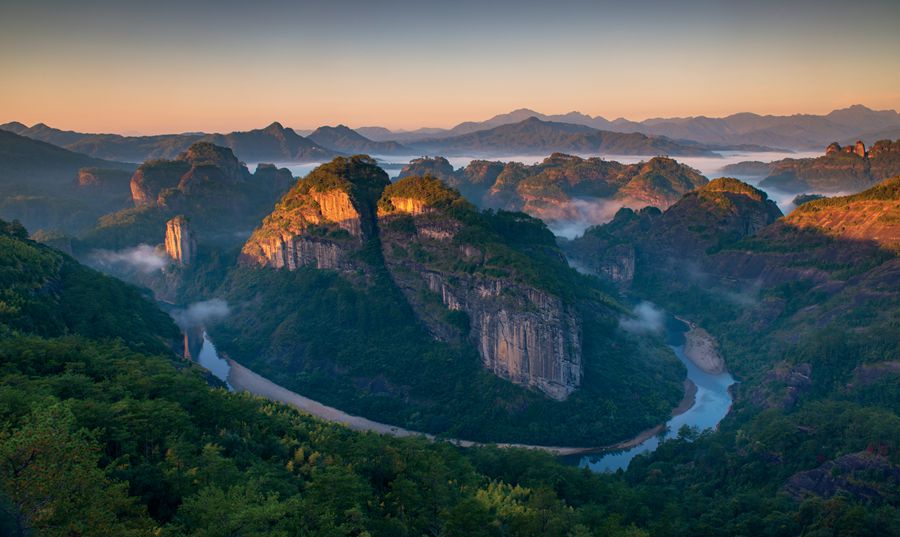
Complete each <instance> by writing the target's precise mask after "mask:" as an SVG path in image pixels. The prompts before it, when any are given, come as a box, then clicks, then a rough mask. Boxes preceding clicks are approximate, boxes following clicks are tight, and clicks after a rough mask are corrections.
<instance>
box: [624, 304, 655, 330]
mask: <svg viewBox="0 0 900 537" xmlns="http://www.w3.org/2000/svg"><path fill="white" fill-rule="evenodd" d="M665 319H666V316H665V312H663V310H661V309H660V308H658V307H656V305H655V304H653V303H652V302H647V301H646V300H644V301H643V302H641V303H640V304H638V305H637V306H635V307H634V309H633V310H631V316H622V317H621V318H619V326H620V327H621V328H622V329H623V330H625V331H626V332H631V333H632V334H658V333H661V332H662V331H663V329H664V328H665V326H666V324H665Z"/></svg>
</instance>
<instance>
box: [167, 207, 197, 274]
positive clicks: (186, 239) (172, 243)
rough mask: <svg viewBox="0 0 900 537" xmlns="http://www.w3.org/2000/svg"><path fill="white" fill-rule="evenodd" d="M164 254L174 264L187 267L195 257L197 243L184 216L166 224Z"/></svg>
mask: <svg viewBox="0 0 900 537" xmlns="http://www.w3.org/2000/svg"><path fill="white" fill-rule="evenodd" d="M165 245H166V253H167V254H168V255H169V257H171V258H172V260H173V261H175V263H177V264H178V265H180V266H187V265H190V264H191V263H193V262H194V259H195V258H196V257H197V241H196V239H195V238H194V234H193V232H192V231H191V228H190V226H189V225H188V221H187V219H186V218H185V217H184V216H181V215H179V216H176V217H175V218H173V219H171V220H169V221H168V222H166V242H165Z"/></svg>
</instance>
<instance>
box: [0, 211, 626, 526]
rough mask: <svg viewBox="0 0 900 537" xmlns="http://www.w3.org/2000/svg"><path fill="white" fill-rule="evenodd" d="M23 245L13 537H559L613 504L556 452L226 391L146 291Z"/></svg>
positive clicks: (6, 519)
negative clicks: (343, 418) (379, 423)
mask: <svg viewBox="0 0 900 537" xmlns="http://www.w3.org/2000/svg"><path fill="white" fill-rule="evenodd" d="M26 236H27V233H26V231H25V230H24V229H22V228H21V227H17V226H15V225H10V224H8V223H6V222H0V273H2V275H3V281H4V284H5V288H4V296H3V298H2V301H0V305H2V314H0V364H2V365H3V366H2V368H0V400H3V401H4V402H5V404H4V405H3V406H2V410H0V415H2V420H3V425H2V429H0V430H2V432H0V497H2V499H3V503H2V506H3V508H2V509H0V533H2V534H3V535H10V536H25V535H82V536H84V537H105V536H110V535H116V536H120V535H121V536H124V535H128V536H135V537H150V536H153V535H161V534H164V535H202V534H205V533H207V532H208V530H209V529H210V528H215V529H216V530H217V531H227V532H229V534H233V535H290V534H310V535H348V534H355V535H364V534H368V535H373V536H382V535H383V536H388V535H398V534H415V535H419V534H423V533H428V532H431V531H440V532H441V533H442V534H446V535H459V536H462V535H477V531H478V529H479V527H483V526H484V525H487V526H488V527H502V526H515V527H518V528H522V530H521V531H517V533H519V534H523V535H526V534H527V535H535V536H538V535H544V536H546V535H550V536H556V537H564V536H565V535H569V534H571V532H573V531H586V529H587V528H591V527H595V526H596V527H599V524H600V523H599V522H596V521H595V520H594V517H595V514H596V509H618V508H619V507H618V506H616V507H613V506H611V505H609V504H608V503H607V501H606V497H607V495H608V494H609V493H610V491H611V490H613V488H614V487H615V486H616V485H615V484H614V483H612V482H607V481H606V478H604V477H602V476H592V475H586V474H584V473H583V472H581V471H580V470H578V469H577V468H574V467H567V466H563V465H561V464H560V463H558V462H556V461H555V460H553V459H552V458H550V457H549V456H547V455H542V454H539V453H534V452H528V451H524V450H514V451H509V452H503V451H500V450H497V449H492V448H477V449H470V450H460V449H458V448H456V447H454V446H450V445H448V444H443V443H430V442H428V441H426V440H424V439H420V438H406V439H399V438H393V437H389V436H379V435H373V434H361V433H355V432H352V431H349V430H348V429H346V428H344V427H342V426H340V425H329V424H326V423H324V422H321V421H319V420H316V419H314V418H311V417H309V416H307V415H304V414H301V413H299V412H297V411H295V410H293V409H290V408H287V407H285V406H282V405H275V404H271V403H268V402H265V401H262V400H259V399H255V398H251V397H248V396H246V395H239V394H234V393H230V392H228V391H226V390H225V389H224V387H223V385H222V383H221V382H219V381H218V380H216V379H214V378H212V377H211V376H210V375H209V374H208V372H206V371H204V370H202V369H201V368H200V367H198V366H195V365H192V364H191V362H189V361H186V360H184V359H183V358H181V357H180V356H177V355H176V354H175V353H173V352H172V351H171V350H170V344H171V340H172V339H173V338H174V337H175V336H177V335H178V330H177V329H176V327H175V324H174V323H173V322H172V320H171V318H169V316H168V315H166V314H165V313H163V312H162V311H160V310H159V309H157V308H156V307H155V306H154V305H153V304H152V303H151V302H150V301H149V300H147V299H146V297H144V296H142V295H141V294H140V292H139V291H138V290H137V289H135V288H133V287H130V286H128V285H125V284H123V283H121V282H118V281H116V280H113V279H111V278H109V277H106V276H102V275H100V274H98V273H96V272H93V271H91V270H89V269H86V268H84V267H81V266H80V265H78V264H77V263H76V262H75V261H74V260H72V259H71V258H68V257H67V256H65V255H62V254H60V253H58V252H55V251H53V250H51V249H49V248H47V247H44V246H41V245H39V244H36V243H34V242H31V241H29V240H27V239H26V238H25V237H26ZM49 289H55V290H54V291H51V292H48V290H49ZM524 468H527V469H528V471H527V472H522V469H524ZM557 489H558V491H557ZM400 490H402V491H403V492H402V494H401V493H400V492H399V491H400ZM576 490H580V491H581V492H575V491H576ZM484 502H487V503H484ZM509 502H513V503H514V504H516V505H517V508H516V509H515V510H512V511H509V510H507V509H505V508H503V506H504V505H507V504H508V503H509ZM473 517H474V518H473ZM548 524H549V525H551V527H550V529H548V527H547V525H548ZM631 525H632V523H630V522H629V523H627V524H625V525H622V524H621V523H617V524H616V525H614V526H609V525H608V524H605V523H604V525H603V527H604V528H607V529H608V528H610V527H614V528H615V529H616V531H617V532H619V534H621V535H625V534H624V533H622V532H624V531H626V530H625V528H626V527H627V526H631ZM525 528H532V529H531V530H528V531H527V533H526V532H525ZM473 532H475V533H473ZM490 535H494V533H491V534H490Z"/></svg>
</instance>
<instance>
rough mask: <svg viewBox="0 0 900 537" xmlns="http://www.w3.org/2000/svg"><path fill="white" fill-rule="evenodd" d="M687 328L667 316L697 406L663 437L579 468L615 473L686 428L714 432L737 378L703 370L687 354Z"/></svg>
mask: <svg viewBox="0 0 900 537" xmlns="http://www.w3.org/2000/svg"><path fill="white" fill-rule="evenodd" d="M687 328H688V327H687V325H686V323H684V322H683V321H681V320H678V319H676V318H674V317H672V316H668V318H667V322H666V343H667V344H668V345H669V347H670V348H671V349H672V350H673V351H674V352H675V355H676V356H677V357H678V359H679V360H681V363H683V364H684V367H686V368H687V378H688V380H689V381H691V382H693V383H694V385H696V386H697V392H696V394H695V395H694V403H693V404H692V405H691V407H690V408H688V409H687V410H686V411H684V412H682V413H680V414H678V415H676V416H674V417H672V419H670V420H669V421H668V422H666V427H665V428H664V429H663V430H662V431H661V432H660V434H657V435H653V436H652V437H650V438H648V439H646V440H644V441H643V442H641V443H640V444H638V445H636V446H634V447H632V448H629V449H626V450H620V451H614V452H609V453H605V454H595V455H585V456H583V457H581V459H580V461H579V465H580V466H582V467H585V468H589V469H591V470H592V471H595V472H614V471H616V470H619V469H625V468H627V467H628V463H630V462H631V459H633V458H634V457H635V456H637V455H640V454H641V453H649V452H651V451H653V450H654V449H656V447H657V446H659V443H660V441H661V440H663V439H665V438H666V437H669V436H677V435H678V430H679V429H681V428H682V427H684V426H685V425H687V426H688V427H691V428H695V429H696V430H698V431H705V430H707V429H714V428H715V427H716V426H718V425H719V422H720V421H722V419H723V418H724V417H725V416H726V415H727V414H728V411H729V410H731V393H730V392H729V391H728V388H729V387H730V386H731V385H732V384H734V379H733V378H732V376H731V375H730V374H729V373H728V372H727V371H726V372H724V373H719V374H711V373H706V372H704V371H702V370H701V369H700V368H698V367H697V366H696V365H695V364H694V362H692V361H690V360H689V359H688V358H687V356H685V354H684V344H685V337H684V335H685V333H686V332H687Z"/></svg>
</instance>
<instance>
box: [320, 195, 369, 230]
mask: <svg viewBox="0 0 900 537" xmlns="http://www.w3.org/2000/svg"><path fill="white" fill-rule="evenodd" d="M310 196H311V197H312V199H313V200H315V202H316V203H318V204H319V211H320V213H321V215H322V219H323V220H325V221H328V222H334V223H335V224H337V225H338V226H340V227H341V229H344V230H346V231H347V232H348V233H350V234H351V235H353V236H354V237H362V227H361V225H360V215H359V211H357V210H356V207H354V206H353V202H352V201H350V195H349V194H348V193H346V192H344V191H342V190H337V189H334V190H329V191H326V192H320V191H319V190H318V189H315V188H314V189H312V190H311V191H310Z"/></svg>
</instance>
